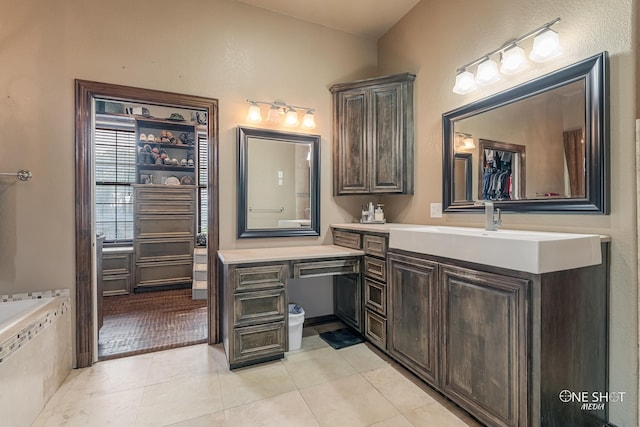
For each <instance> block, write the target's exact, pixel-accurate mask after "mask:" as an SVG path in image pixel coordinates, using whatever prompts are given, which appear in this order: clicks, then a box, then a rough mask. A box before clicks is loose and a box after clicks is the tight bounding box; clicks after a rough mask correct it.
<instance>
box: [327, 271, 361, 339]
mask: <svg viewBox="0 0 640 427" xmlns="http://www.w3.org/2000/svg"><path fill="white" fill-rule="evenodd" d="M333 311H334V313H335V315H336V316H338V318H339V319H340V320H342V321H343V322H344V323H345V324H347V325H348V326H351V327H352V328H353V329H355V330H357V331H358V332H360V333H362V281H361V280H360V275H359V274H349V275H344V276H335V277H334V279H333Z"/></svg>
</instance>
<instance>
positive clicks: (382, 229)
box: [331, 222, 420, 233]
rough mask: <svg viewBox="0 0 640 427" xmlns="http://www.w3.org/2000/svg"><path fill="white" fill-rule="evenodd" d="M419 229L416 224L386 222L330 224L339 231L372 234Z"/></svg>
mask: <svg viewBox="0 0 640 427" xmlns="http://www.w3.org/2000/svg"><path fill="white" fill-rule="evenodd" d="M415 227H420V225H416V224H400V223H394V222H387V223H385V224H361V223H359V222H352V223H344V224H331V228H339V229H341V230H354V231H369V232H372V233H389V230H390V229H392V228H415Z"/></svg>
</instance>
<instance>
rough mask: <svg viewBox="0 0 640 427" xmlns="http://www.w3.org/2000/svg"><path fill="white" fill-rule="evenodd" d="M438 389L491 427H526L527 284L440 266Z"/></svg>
mask: <svg viewBox="0 0 640 427" xmlns="http://www.w3.org/2000/svg"><path fill="white" fill-rule="evenodd" d="M440 280H441V284H442V289H441V291H442V315H441V322H440V325H441V328H442V335H441V337H442V342H441V351H442V354H441V356H442V366H441V368H442V379H441V382H442V385H441V389H442V391H443V392H444V393H445V394H446V395H448V396H449V397H451V398H452V399H453V400H455V401H456V402H457V403H458V404H459V405H460V406H462V407H464V408H465V409H467V410H468V411H469V412H471V413H473V414H475V415H476V416H477V417H478V418H479V419H480V420H481V421H483V422H484V423H486V424H488V425H492V426H526V425H528V417H527V394H528V386H527V351H528V339H527V307H526V301H527V298H526V294H527V289H528V283H529V282H528V281H527V280H523V279H517V278H511V277H505V276H501V275H497V274H491V273H486V272H479V271H475V270H469V269H464V268H460V267H454V266H448V265H441V267H440Z"/></svg>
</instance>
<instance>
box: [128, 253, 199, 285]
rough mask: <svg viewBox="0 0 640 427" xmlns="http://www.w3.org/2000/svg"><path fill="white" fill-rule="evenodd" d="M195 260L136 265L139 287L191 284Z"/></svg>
mask: <svg viewBox="0 0 640 427" xmlns="http://www.w3.org/2000/svg"><path fill="white" fill-rule="evenodd" d="M192 275H193V260H192V259H188V260H184V261H182V260H181V261H158V262H145V263H138V264H136V280H137V285H138V286H163V285H177V284H181V283H191V282H192V280H193V279H192Z"/></svg>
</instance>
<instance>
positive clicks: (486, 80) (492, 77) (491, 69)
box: [476, 58, 500, 86]
mask: <svg viewBox="0 0 640 427" xmlns="http://www.w3.org/2000/svg"><path fill="white" fill-rule="evenodd" d="M498 80H500V73H499V72H498V64H497V63H496V61H494V60H492V59H489V58H487V59H485V60H484V61H482V62H481V63H480V64H478V71H477V72H476V83H477V84H479V85H480V86H486V85H488V84H491V83H494V82H497V81H498Z"/></svg>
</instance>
